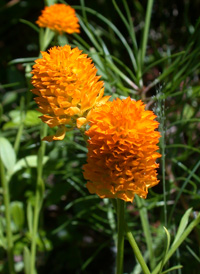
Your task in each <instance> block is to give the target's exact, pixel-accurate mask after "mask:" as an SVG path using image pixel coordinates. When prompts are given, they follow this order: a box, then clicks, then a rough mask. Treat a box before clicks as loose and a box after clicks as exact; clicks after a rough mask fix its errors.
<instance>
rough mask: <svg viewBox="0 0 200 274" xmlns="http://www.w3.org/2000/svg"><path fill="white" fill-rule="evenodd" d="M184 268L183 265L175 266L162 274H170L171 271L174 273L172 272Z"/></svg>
mask: <svg viewBox="0 0 200 274" xmlns="http://www.w3.org/2000/svg"><path fill="white" fill-rule="evenodd" d="M182 267H183V266H182V265H176V266H173V267H171V268H169V269H167V270H165V271H163V272H162V273H161V274H166V273H168V272H170V271H172V270H176V269H180V268H182Z"/></svg>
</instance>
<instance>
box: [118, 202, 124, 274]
mask: <svg viewBox="0 0 200 274" xmlns="http://www.w3.org/2000/svg"><path fill="white" fill-rule="evenodd" d="M117 220H118V226H117V227H118V235H117V236H118V238H117V272H116V274H123V260H124V201H123V200H121V199H117Z"/></svg>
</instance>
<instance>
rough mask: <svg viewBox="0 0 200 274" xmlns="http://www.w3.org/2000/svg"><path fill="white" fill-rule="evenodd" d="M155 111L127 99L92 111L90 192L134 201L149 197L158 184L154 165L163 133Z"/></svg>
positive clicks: (87, 171) (88, 167)
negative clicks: (135, 197)
mask: <svg viewBox="0 0 200 274" xmlns="http://www.w3.org/2000/svg"><path fill="white" fill-rule="evenodd" d="M155 118H156V115H154V113H153V112H152V111H148V110H145V105H144V104H143V103H142V102H141V101H134V100H131V98H130V97H128V98H127V99H125V100H120V99H117V100H114V101H113V102H110V101H109V102H107V103H106V104H104V105H101V106H99V107H97V108H96V109H94V110H92V111H91V112H90V117H89V121H90V128H89V130H88V131H86V133H85V134H86V135H87V136H88V137H89V140H88V157H87V164H85V165H84V167H83V169H84V177H85V179H87V180H88V182H87V188H88V190H89V191H90V193H96V194H97V195H99V197H101V198H105V197H107V198H119V199H122V200H125V201H133V199H134V194H137V195H139V196H140V197H142V198H146V196H147V192H148V188H150V187H152V186H154V185H156V184H157V183H158V182H159V181H158V180H157V172H156V168H157V167H158V164H157V163H156V162H155V160H156V158H158V157H160V154H159V153H157V152H156V150H157V149H158V146H157V143H158V140H159V137H160V133H159V132H158V131H155V129H157V128H158V122H156V121H155V120H154V119H155Z"/></svg>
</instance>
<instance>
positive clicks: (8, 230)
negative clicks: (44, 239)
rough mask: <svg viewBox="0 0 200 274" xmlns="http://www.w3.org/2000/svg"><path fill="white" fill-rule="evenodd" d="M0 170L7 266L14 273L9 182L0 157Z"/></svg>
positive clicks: (11, 273)
mask: <svg viewBox="0 0 200 274" xmlns="http://www.w3.org/2000/svg"><path fill="white" fill-rule="evenodd" d="M0 171H1V172H0V173H1V183H2V188H3V200H4V205H5V217H6V239H7V255H8V267H9V273H10V274H15V270H14V258H13V235H12V230H11V214H10V194H9V182H8V180H7V179H6V175H5V168H4V165H3V162H2V160H1V158H0Z"/></svg>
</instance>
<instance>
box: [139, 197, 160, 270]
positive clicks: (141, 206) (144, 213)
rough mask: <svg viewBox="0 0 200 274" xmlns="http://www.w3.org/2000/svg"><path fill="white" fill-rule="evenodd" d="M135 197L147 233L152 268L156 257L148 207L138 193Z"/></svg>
mask: <svg viewBox="0 0 200 274" xmlns="http://www.w3.org/2000/svg"><path fill="white" fill-rule="evenodd" d="M135 199H136V203H137V205H138V208H139V212H140V219H141V222H142V227H143V232H144V235H145V239H146V243H147V248H148V251H149V263H150V266H151V269H154V267H155V263H156V262H155V257H154V251H153V243H152V237H151V232H150V227H149V221H148V215H147V209H146V208H145V207H144V203H143V200H142V199H140V198H139V197H138V196H137V195H135Z"/></svg>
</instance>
